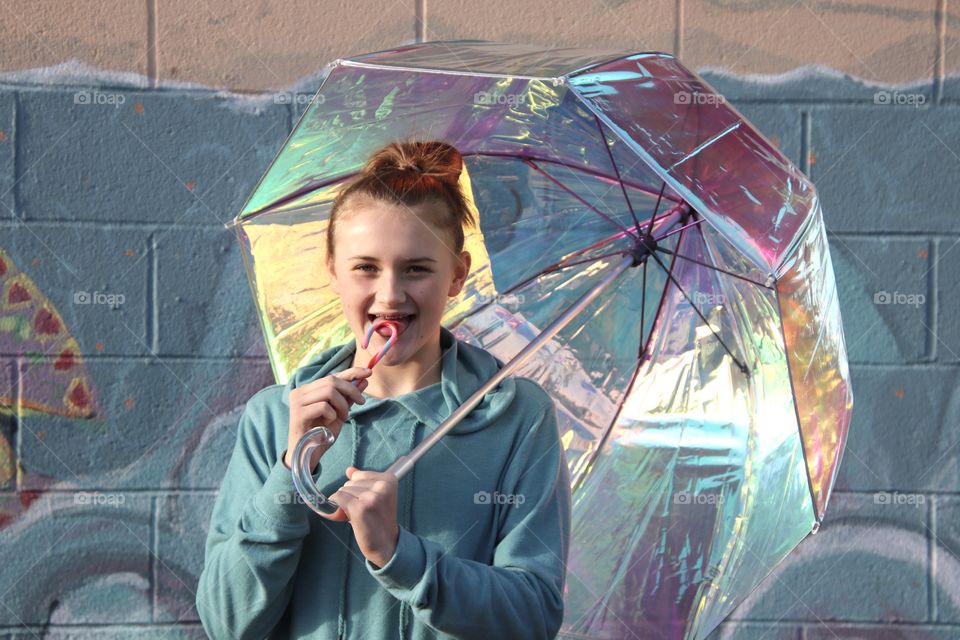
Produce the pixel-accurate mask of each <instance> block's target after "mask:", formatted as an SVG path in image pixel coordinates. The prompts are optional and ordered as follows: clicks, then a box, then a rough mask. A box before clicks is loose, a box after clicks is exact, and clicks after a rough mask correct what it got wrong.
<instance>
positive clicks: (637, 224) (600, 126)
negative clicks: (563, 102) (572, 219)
mask: <svg viewBox="0 0 960 640" xmlns="http://www.w3.org/2000/svg"><path fill="white" fill-rule="evenodd" d="M593 119H594V120H595V121H596V123H597V129H599V130H600V140H601V141H602V142H603V148H604V149H606V150H607V155H608V156H609V157H610V164H611V166H613V172H614V173H615V174H617V182H619V183H620V190H621V191H623V199H624V200H626V201H627V209H630V217H631V218H633V226H634V227H635V228H636V230H637V233H642V232H641V231H640V221H639V220H637V214H636V212H634V210H633V204H632V203H631V202H630V196H628V195H627V186H626V185H625V184H623V179H622V178H621V177H620V168H619V167H617V161H616V160H614V159H613V151H611V150H610V145H609V144H607V134H605V133H604V132H603V123H602V122H600V118H598V117H597V114H595V113H594V114H593ZM661 193H662V191H661ZM657 202H658V204H659V201H657ZM650 228H651V229H653V225H652V224H651V226H650Z"/></svg>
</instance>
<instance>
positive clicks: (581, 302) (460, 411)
mask: <svg viewBox="0 0 960 640" xmlns="http://www.w3.org/2000/svg"><path fill="white" fill-rule="evenodd" d="M632 262H633V256H629V255H628V256H625V257H624V258H623V260H621V261H620V263H619V264H617V266H616V267H614V268H613V270H612V271H611V272H610V273H608V274H607V275H605V276H604V277H603V280H601V281H600V282H598V283H597V284H595V285H594V286H593V287H591V288H590V290H589V291H587V292H586V293H584V294H583V295H582V296H580V298H579V299H578V300H577V301H576V302H574V303H573V304H572V305H570V307H569V308H568V309H566V310H565V311H564V312H563V313H562V314H561V315H560V317H559V318H557V319H556V320H554V321H553V322H551V323H550V324H549V325H548V326H547V327H546V328H545V329H544V330H543V331H541V332H540V333H539V334H538V335H537V337H536V338H534V339H533V340H532V341H531V342H530V343H529V344H527V346H525V347H524V348H523V349H522V350H521V351H520V353H518V354H517V355H515V356H514V357H513V359H511V360H510V362H507V363H506V364H504V365H503V367H501V368H500V370H499V371H497V373H495V374H494V375H493V376H492V377H491V378H490V379H489V380H487V381H486V382H484V383H483V384H482V385H481V386H480V388H479V389H477V390H476V391H474V392H473V395H471V396H470V397H469V398H467V400H466V401H464V403H463V404H462V405H460V406H459V407H457V408H456V409H455V410H454V411H453V413H451V414H450V416H449V417H448V418H447V419H446V420H444V421H443V422H442V423H441V424H440V426H439V427H437V429H436V430H435V431H434V432H433V433H431V434H430V435H429V436H427V437H426V438H424V439H423V441H422V442H421V443H420V444H418V445H417V446H416V447H415V448H414V449H413V450H412V451H411V452H410V453H409V454H407V455H405V456H400V457H399V458H397V460H396V462H394V463H393V464H392V465H390V468H389V469H387V473H392V474H393V475H395V476H396V477H397V479H400V478H402V477H403V476H405V475H407V472H409V471H410V469H412V468H413V465H414V464H415V463H416V462H417V461H418V460H419V459H420V458H422V457H423V455H424V454H425V453H426V452H427V451H429V450H430V448H431V447H432V446H433V445H435V444H436V443H437V442H439V441H440V438H442V437H443V436H444V435H446V433H447V432H448V431H450V429H453V428H454V427H455V426H456V425H457V423H459V422H460V420H462V419H463V417H464V416H465V415H467V413H469V412H470V410H471V409H473V408H474V407H475V406H477V405H478V404H479V403H480V401H481V400H483V397H484V396H485V395H486V394H487V392H488V391H490V389H492V388H493V387H495V386H497V385H498V384H499V383H500V381H501V380H503V379H504V378H505V377H507V376H508V375H510V374H511V373H512V372H513V370H514V369H516V368H517V367H519V366H520V365H521V364H523V363H524V362H525V361H526V360H527V359H528V358H529V357H530V356H531V355H533V353H534V352H535V351H536V350H537V349H539V348H540V347H542V346H543V345H544V344H545V343H546V342H547V340H549V339H550V338H552V337H553V336H554V335H555V334H556V333H557V332H558V331H560V329H562V328H563V327H565V326H566V325H567V324H568V323H569V322H570V321H571V320H572V319H573V318H574V316H576V315H577V314H578V313H580V312H581V311H583V309H584V307H586V306H587V305H588V304H590V302H591V301H593V299H594V298H596V297H597V296H598V295H599V294H600V292H601V291H603V290H604V289H606V288H607V287H608V286H609V285H610V283H612V282H613V281H614V280H616V279H617V276H619V275H620V274H621V273H623V272H624V271H626V270H627V269H628V268H629V267H630V266H631V264H632Z"/></svg>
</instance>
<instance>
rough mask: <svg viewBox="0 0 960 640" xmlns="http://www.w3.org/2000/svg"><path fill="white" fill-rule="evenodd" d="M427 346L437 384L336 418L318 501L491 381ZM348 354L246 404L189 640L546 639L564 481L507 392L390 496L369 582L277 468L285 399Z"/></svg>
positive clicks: (561, 564)
mask: <svg viewBox="0 0 960 640" xmlns="http://www.w3.org/2000/svg"><path fill="white" fill-rule="evenodd" d="M440 332H441V335H440V345H441V349H442V366H441V381H440V382H439V383H435V384H432V385H430V386H427V387H424V388H422V389H417V390H415V391H412V392H409V393H405V394H403V395H399V396H396V397H392V398H374V397H372V396H365V397H366V402H365V403H364V404H354V405H351V407H350V416H349V419H348V420H347V422H345V423H344V425H343V428H342V430H341V432H340V436H339V437H338V438H337V440H336V442H335V443H334V444H333V445H332V446H331V447H330V449H329V450H327V451H326V452H325V453H324V454H323V457H322V458H321V462H320V464H321V474H320V476H319V478H318V479H317V485H318V487H319V488H320V491H322V492H323V493H324V494H325V495H330V494H332V493H334V492H335V491H336V490H337V489H338V488H340V487H341V486H342V485H343V484H344V483H345V482H346V481H347V478H346V474H345V471H346V468H347V467H348V466H354V467H357V468H358V469H366V470H374V471H385V470H386V469H387V468H388V467H389V466H390V465H391V464H393V462H394V461H395V460H396V459H397V457H399V456H400V455H403V454H406V453H409V452H410V451H411V450H412V449H413V448H414V447H415V446H416V445H417V443H419V442H420V441H421V440H423V438H424V436H425V435H427V434H429V433H430V432H432V431H433V430H435V429H436V428H437V427H438V426H439V425H440V423H441V422H442V421H443V420H444V419H445V418H446V417H447V416H448V415H449V414H450V413H451V412H452V411H453V410H454V409H455V408H456V407H458V406H460V405H461V404H462V403H463V402H464V401H465V400H466V399H467V398H469V397H470V395H471V394H472V393H473V392H474V391H475V390H476V389H477V388H479V387H480V385H481V384H483V383H484V382H485V381H486V380H488V379H489V378H490V377H491V376H492V375H493V374H494V373H495V372H496V371H497V370H498V369H499V368H500V367H502V366H503V363H502V362H501V361H500V360H499V359H497V358H496V357H494V356H493V355H492V354H490V353H489V352H488V351H486V350H484V349H482V348H480V347H477V346H474V345H471V344H468V343H466V342H464V341H461V340H458V339H457V338H456V337H455V336H454V335H453V334H452V333H451V332H450V331H449V330H448V329H446V328H445V327H442V326H441V328H440ZM355 348H356V345H355V343H354V342H353V341H350V342H349V343H347V344H344V345H341V346H337V347H333V348H331V349H328V350H326V351H324V352H323V353H321V354H320V355H319V356H318V357H317V359H316V360H315V361H314V362H312V363H310V364H308V365H305V366H304V367H301V368H300V369H297V371H296V372H295V373H294V375H293V376H292V378H291V380H290V381H289V382H288V383H287V384H286V385H272V386H269V387H266V388H265V389H262V390H261V391H259V392H257V393H256V394H255V395H254V396H253V397H252V398H251V399H250V400H249V401H248V402H247V404H246V407H245V410H244V413H243V415H242V416H241V418H240V423H239V428H238V434H237V442H236V446H235V448H234V451H233V455H232V457H231V459H230V462H229V464H228V465H227V472H226V475H225V477H224V479H223V483H222V485H221V488H220V491H219V493H218V495H217V498H216V502H215V504H214V508H213V514H212V516H211V519H210V527H209V531H208V534H207V541H206V546H205V562H204V567H203V571H202V572H201V574H200V582H199V586H198V589H197V598H196V603H197V610H198V612H199V614H200V620H201V621H202V623H203V627H204V629H205V630H206V631H207V633H208V634H209V636H210V637H211V638H214V639H220V638H230V639H234V638H258V639H259V638H264V637H269V638H323V639H328V638H358V639H359V638H363V639H366V640H374V639H377V638H401V639H403V640H406V639H407V638H412V639H425V638H450V637H453V638H482V639H483V640H489V639H491V638H497V639H513V638H515V639H517V640H520V639H524V640H526V639H533V638H554V637H555V636H556V634H557V632H558V630H559V628H560V624H561V621H562V619H563V593H564V583H565V580H566V562H567V557H568V555H567V552H568V548H569V537H570V477H569V473H568V470H567V464H566V458H565V455H564V451H563V447H562V446H561V443H560V439H559V436H558V433H557V422H556V410H555V407H554V404H553V402H552V400H551V399H550V397H549V396H548V395H547V394H546V392H544V391H543V389H542V388H541V387H540V386H539V385H538V384H537V383H536V382H534V381H533V380H530V379H528V378H523V377H519V376H508V377H507V378H505V379H504V380H502V381H501V382H500V384H499V385H497V386H496V387H495V388H494V389H492V390H491V391H490V392H488V393H487V395H486V397H485V398H484V399H483V401H481V402H480V404H478V405H477V406H476V407H475V408H474V409H473V410H472V411H471V412H469V413H468V414H467V416H466V417H465V418H464V419H463V420H462V421H461V422H460V423H458V424H457V426H456V427H454V428H453V429H452V430H451V431H450V432H449V433H448V434H447V435H446V436H444V438H443V439H442V440H441V441H440V442H439V443H438V444H437V445H435V446H434V447H433V448H431V449H430V451H429V452H428V453H427V454H426V455H424V457H423V458H422V459H421V460H420V461H419V462H418V463H417V464H416V465H414V467H413V469H412V470H411V472H410V473H408V474H407V475H406V476H404V477H403V478H401V480H400V482H399V487H398V495H397V521H398V525H399V528H400V535H399V539H398V542H397V548H396V551H395V552H394V555H393V557H392V558H391V559H390V561H389V562H387V564H385V565H384V566H382V567H380V568H379V569H376V568H374V565H372V564H370V563H369V562H368V561H367V560H366V559H365V558H364V557H363V554H362V553H360V550H359V547H358V546H357V543H356V540H355V539H354V537H353V535H352V532H351V529H350V526H349V524H347V523H346V522H334V521H331V520H327V519H326V518H323V517H321V516H319V515H316V514H315V513H313V511H311V510H310V509H309V508H308V507H307V506H305V505H304V504H303V503H302V501H301V499H300V497H299V495H298V494H297V493H296V489H295V488H294V485H293V480H292V477H291V473H290V470H289V469H287V467H286V466H285V465H284V464H283V454H284V452H285V451H286V449H287V446H288V443H287V428H288V421H289V410H290V408H289V400H288V398H289V394H290V390H291V389H292V388H294V387H297V386H302V385H304V384H306V383H308V382H310V381H311V380H316V379H318V378H321V377H323V376H326V375H329V374H331V373H334V372H337V371H343V370H344V369H348V368H349V367H350V366H351V365H352V362H353V356H354V351H355Z"/></svg>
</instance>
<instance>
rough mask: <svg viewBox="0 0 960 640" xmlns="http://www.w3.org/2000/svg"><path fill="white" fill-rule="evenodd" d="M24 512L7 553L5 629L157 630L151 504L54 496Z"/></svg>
mask: <svg viewBox="0 0 960 640" xmlns="http://www.w3.org/2000/svg"><path fill="white" fill-rule="evenodd" d="M24 502H27V504H28V506H23V503H24ZM19 505H20V512H19V513H18V514H16V516H14V521H13V522H12V523H11V524H8V525H7V526H6V528H5V529H4V531H3V538H4V544H3V545H0V564H2V566H3V567H4V570H3V578H2V579H0V589H2V591H3V593H4V594H5V595H4V605H6V606H4V607H0V625H4V626H19V625H31V624H44V625H46V624H51V625H63V624H103V623H144V622H150V619H151V598H150V593H151V592H150V546H149V544H150V498H149V497H145V496H141V495H136V494H125V493H122V492H119V493H112V492H77V493H73V494H63V493H58V494H49V493H48V494H43V495H40V496H39V497H34V499H33V501H32V502H29V501H27V500H23V499H21V501H20V503H19Z"/></svg>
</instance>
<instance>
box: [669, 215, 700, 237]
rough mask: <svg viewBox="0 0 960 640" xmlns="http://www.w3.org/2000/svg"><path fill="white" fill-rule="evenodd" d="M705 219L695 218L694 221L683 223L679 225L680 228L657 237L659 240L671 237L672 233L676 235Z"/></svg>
mask: <svg viewBox="0 0 960 640" xmlns="http://www.w3.org/2000/svg"><path fill="white" fill-rule="evenodd" d="M703 221H704V218H697V219H696V220H694V221H693V222H691V223H690V224H685V225H683V226H682V227H679V228H677V229H674V230H673V231H671V232H669V233H665V234H663V235H662V236H658V237H657V240H663V239H664V238H669V237H670V236H672V235H674V234H676V233H680V232H681V231H685V230H687V229H689V228H690V227H692V226H693V225H695V224H700V223H701V222H703Z"/></svg>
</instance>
